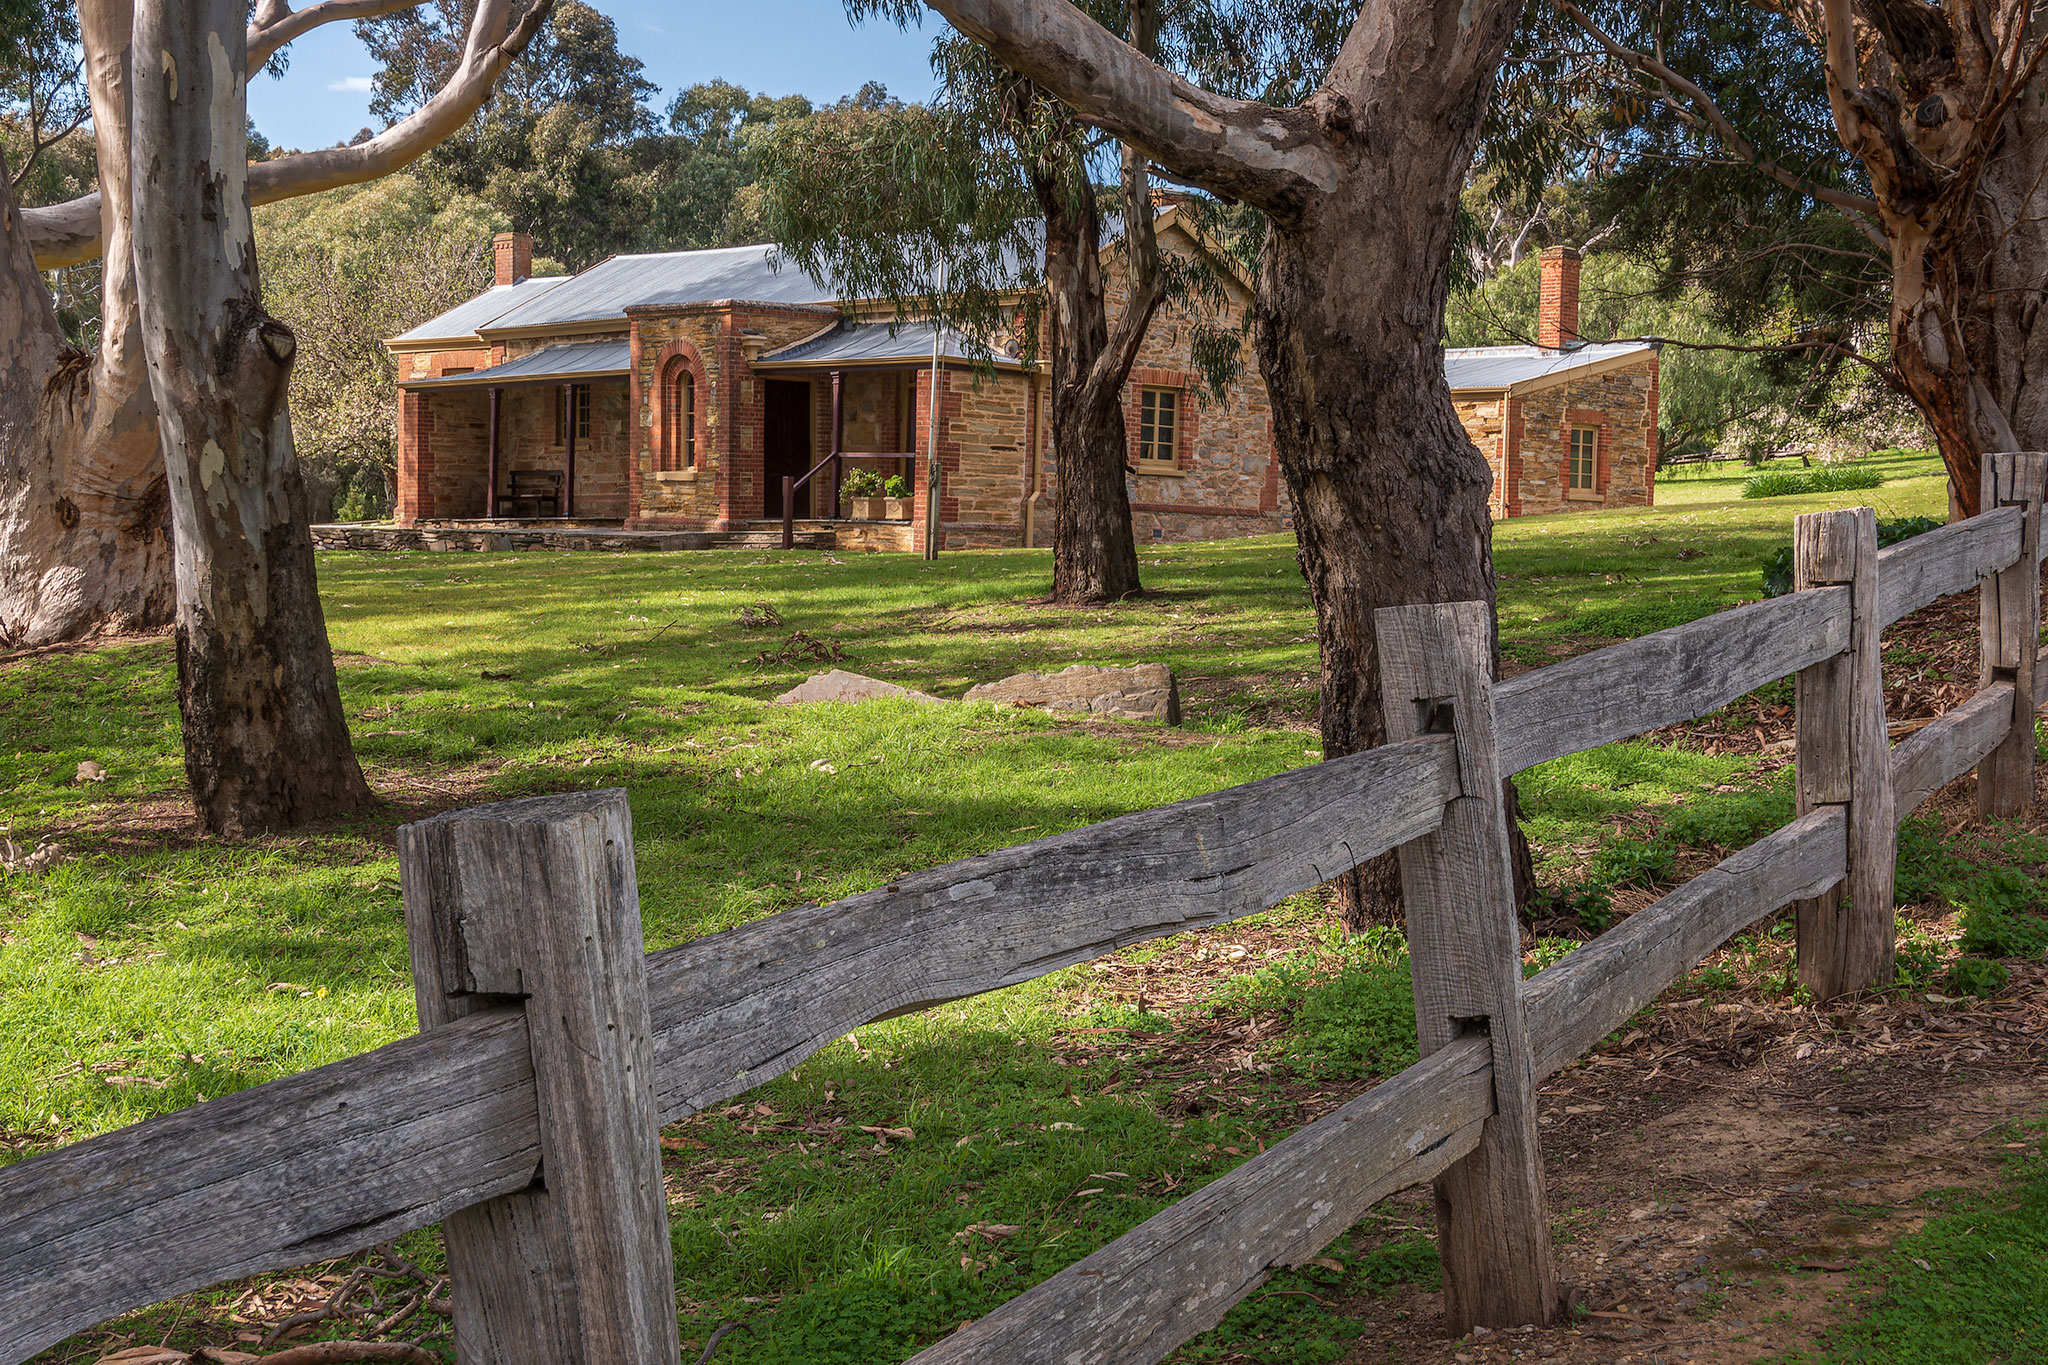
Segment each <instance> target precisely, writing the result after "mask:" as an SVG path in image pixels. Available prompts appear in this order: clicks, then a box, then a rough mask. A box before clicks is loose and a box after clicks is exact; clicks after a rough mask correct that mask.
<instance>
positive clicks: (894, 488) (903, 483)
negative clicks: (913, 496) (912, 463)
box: [882, 474, 910, 498]
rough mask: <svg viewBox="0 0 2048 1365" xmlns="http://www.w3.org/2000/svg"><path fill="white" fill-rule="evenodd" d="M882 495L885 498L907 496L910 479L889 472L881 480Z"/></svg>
mask: <svg viewBox="0 0 2048 1365" xmlns="http://www.w3.org/2000/svg"><path fill="white" fill-rule="evenodd" d="M882 496H883V497H885V498H907V497H909V496H910V480H908V479H906V478H904V477H903V476H902V475H901V474H891V475H890V476H889V477H888V478H886V479H884V480H883V481H882Z"/></svg>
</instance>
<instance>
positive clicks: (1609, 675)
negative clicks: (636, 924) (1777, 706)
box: [1493, 588, 1849, 773]
mask: <svg viewBox="0 0 2048 1365" xmlns="http://www.w3.org/2000/svg"><path fill="white" fill-rule="evenodd" d="M1848 647H1849V590H1848V589H1847V588H1822V589H1820V590H1819V591H1816V592H1802V593H1788V594H1786V595H1785V596H1783V597H1772V598H1767V599H1765V600H1764V601H1762V602H1752V603H1750V604H1749V605H1748V606H1746V607H1734V608H1732V609H1730V610H1728V611H1723V612H1717V613H1715V614H1714V615H1712V616H1703V617H1701V618H1700V619H1699V620H1697V621H1689V622H1687V623H1686V624H1685V625H1682V626H1673V627H1672V628H1671V629H1669V630H1660V631H1658V632H1656V633H1655V634H1654V635H1644V636H1641V637H1640V638H1638V639H1634V640H1627V641H1624V642H1622V643H1621V644H1618V645H1611V646H1609V647H1608V648H1606V649H1601V650H1596V651H1594V652H1593V653H1591V654H1581V655H1579V657H1577V658H1576V659H1567V660H1565V661H1564V662H1563V663H1556V664H1552V665H1550V666H1549V667H1548V668H1537V669H1531V670H1530V671H1529V672H1527V673H1524V674H1522V675H1520V676H1519V677H1515V678H1510V679H1509V680H1508V681H1507V682H1504V683H1502V684H1500V686H1498V687H1496V688H1495V689H1494V693H1493V696H1494V703H1493V704H1494V708H1495V711H1496V713H1497V714H1498V716H1499V721H1498V725H1499V729H1500V736H1501V741H1500V759H1501V768H1502V770H1503V771H1505V772H1508V773H1518V772H1521V771H1523V770H1524V769H1526V768H1533V767H1535V766H1536V765H1537V764H1538V763H1547V762H1549V761H1550V760H1551V759H1553V758H1562V757H1564V756H1565V755H1566V754H1576V753H1581V752H1583V751H1585V750H1587V749H1597V748H1599V747H1600V746H1601V745H1603V744H1612V743H1614V742H1615V741H1616V740H1622V739H1630V738H1633V737H1634V736H1636V735H1640V734H1644V733H1646V732H1648V731H1650V730H1661V729H1663V728H1664V727H1665V726H1667V725H1680V724H1683V723H1684V722H1686V721H1689V720H1697V719H1699V718H1700V717H1701V716H1705V715H1710V714H1712V713H1713V712H1715V711H1718V710H1720V709H1721V708H1722V707H1724V706H1726V705H1727V704H1728V703H1729V702H1731V701H1734V700H1735V699H1736V698H1737V697H1739V696H1741V695H1743V694H1744V693H1745V692H1753V691H1755V690H1756V689H1757V688H1759V687H1762V686H1763V685H1764V684H1765V683H1769V682H1776V681H1777V680H1778V679H1780V678H1782V677H1784V676H1785V675H1786V674H1788V673H1796V672H1798V671H1799V670H1800V669H1802V668H1805V667H1807V666H1808V665H1810V664H1816V663H1819V662H1820V661H1821V660H1823V659H1827V658H1831V657H1833V656H1834V655H1837V654H1840V653H1841V652H1842V651H1843V650H1845V649H1847V648H1848Z"/></svg>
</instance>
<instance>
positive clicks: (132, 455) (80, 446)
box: [0, 0, 172, 649]
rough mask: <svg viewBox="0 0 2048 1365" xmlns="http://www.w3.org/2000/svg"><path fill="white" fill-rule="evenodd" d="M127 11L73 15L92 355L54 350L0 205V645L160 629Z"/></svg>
mask: <svg viewBox="0 0 2048 1365" xmlns="http://www.w3.org/2000/svg"><path fill="white" fill-rule="evenodd" d="M131 17H132V11H131V9H130V6H129V4H128V2H127V0H88V3H84V4H81V5H80V6H79V20H80V27H81V30H82V32H81V37H82V39H83V43H84V48H85V56H86V78H87V84H88V88H89V90H90V93H91V96H92V103H93V128H94V138H95V142H96V146H97V149H98V153H99V165H100V167H101V180H102V184H103V185H104V187H105V192H104V202H103V204H102V212H103V213H104V215H105V218H106V223H105V227H104V235H105V237H106V240H107V243H108V246H109V251H108V253H107V263H106V270H105V272H104V274H103V276H102V289H103V291H104V293H103V299H102V305H101V320H102V325H101V333H100V335H101V342H100V347H99V351H98V352H97V354H95V355H93V356H90V357H88V356H86V355H84V354H82V353H79V352H76V351H69V350H66V349H65V348H64V347H63V345H62V339H61V333H60V332H59V331H58V329H57V323H56V318H55V315H54V313H53V312H52V311H51V307H50V297H49V291H48V290H47V289H46V288H45V286H44V284H43V281H42V278H41V277H40V276H39V275H37V273H36V264H35V261H34V260H33V258H32V256H31V253H30V245H29V241H28V238H27V234H26V233H24V232H23V231H22V219H21V213H20V210H18V209H17V208H16V206H15V204H14V201H13V198H12V192H11V191H7V192H5V193H4V195H0V205H4V208H0V212H4V215H5V223H4V232H0V236H4V238H5V241H4V250H5V254H6V261H5V265H4V267H0V329H4V335H0V355H5V356H6V363H5V366H4V372H0V411H4V412H5V414H7V416H5V417H0V646H4V647H8V648H17V649H18V648H24V647H31V646H36V645H45V644H52V643H56V642H58V641H65V640H78V639H84V638H89V637H91V636H94V635H100V634H117V633H122V632H128V631H139V630H152V629H156V628H159V627H162V626H165V625H168V624H170V620H171V615H172V609H171V578H170V516H169V503H168V501H167V496H166V491H165V484H164V474H163V464H162V461H161V460H160V459H159V458H158V455H157V430H156V406H155V402H154V400H153V399H152V397H151V395H150V391H149V378H148V371H147V367H146V365H145V363H144V358H143V352H142V333H141V327H140V319H139V316H138V314H137V312H136V308H135V289H134V279H135V277H134V264H133V259H132V256H133V252H132V247H131V239H130V230H129V224H128V215H129V211H130V194H129V182H128V175H127V167H128V47H129V28H130V23H131Z"/></svg>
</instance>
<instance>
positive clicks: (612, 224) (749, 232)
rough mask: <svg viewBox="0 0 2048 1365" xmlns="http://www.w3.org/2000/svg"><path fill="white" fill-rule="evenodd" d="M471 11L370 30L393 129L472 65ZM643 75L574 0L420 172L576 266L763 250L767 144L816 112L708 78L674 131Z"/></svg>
mask: <svg viewBox="0 0 2048 1365" xmlns="http://www.w3.org/2000/svg"><path fill="white" fill-rule="evenodd" d="M468 8H470V7H467V6H465V5H464V4H462V3H459V0H437V3H435V4H431V5H421V6H418V7H416V8H411V9H406V10H404V11H403V12H401V13H397V14H392V15H387V16H383V17H379V18H373V19H365V20H360V21H358V23H357V25H356V32H357V34H358V35H359V36H360V37H361V38H362V40H363V42H364V44H365V46H367V47H368V48H369V50H370V53H371V55H372V56H373V57H374V58H375V59H376V60H377V61H378V62H379V63H380V66H381V70H380V71H379V73H378V75H377V77H376V90H375V94H374V96H373V98H372V100H371V106H370V107H371V112H372V113H373V114H375V115H376V116H377V117H378V118H380V119H382V120H384V121H385V122H386V123H387V124H388V123H391V122H395V121H397V120H398V119H400V118H403V117H405V116H406V115H408V114H410V113H411V112H412V111H414V110H416V109H418V108H419V107H420V105H421V104H423V103H424V102H425V101H426V100H427V99H428V98H429V97H431V95H432V94H433V92H434V91H435V89H437V88H438V87H439V86H440V84H441V83H442V82H443V81H444V80H446V79H447V77H448V74H449V73H450V72H451V71H452V70H453V69H454V68H455V65H456V63H457V61H458V60H459V57H460V44H461V39H462V28H463V20H464V17H465V15H466V13H467V9H468ZM642 73H643V67H642V63H641V62H640V61H639V60H638V59H637V58H635V57H632V56H629V55H627V54H626V53H624V52H622V51H620V50H619V45H618V31H617V27H616V25H615V24H614V23H613V21H612V20H611V19H610V18H609V17H607V16H606V15H605V14H603V13H602V12H600V11H599V10H598V9H596V8H595V7H593V6H591V5H588V4H583V3H580V0H561V3H559V4H557V5H556V7H555V10H554V13H553V15H552V16H551V17H550V18H549V20H548V22H547V24H546V25H545V26H544V27H543V28H542V29H541V31H540V32H539V33H538V34H537V35H536V36H535V37H534V39H533V41H532V43H531V44H529V46H528V47H527V49H526V51H525V52H524V53H523V54H522V55H521V56H520V57H519V58H518V59H517V60H516V61H514V62H513V63H512V65H511V67H510V68H509V69H508V70H507V71H506V73H505V75H504V76H503V78H501V79H500V81H499V83H498V88H497V90H496V92H495V93H494V94H493V96H492V97H491V99H490V100H489V101H488V102H486V103H485V105H484V107H483V108H482V109H481V110H480V111H479V112H478V113H477V115H476V117H475V118H473V119H471V120H470V122H469V123H468V124H466V125H465V126H464V127H463V128H461V129H460V130H458V131H457V132H456V133H455V134H454V135H452V136H451V137H449V138H448V139H447V140H445V141H443V142H442V143H441V144H440V145H438V146H436V147H435V148H434V149H433V150H432V151H430V152H429V153H427V155H426V156H425V157H423V158H421V160H420V161H419V162H417V163H415V166H414V168H413V172H412V173H413V174H414V175H415V176H416V177H418V178H419V179H420V180H422V181H424V182H425V183H427V184H430V185H432V186H434V187H435V188H436V189H437V190H440V191H442V192H444V193H450V194H457V195H466V196H471V197H475V198H478V199H481V200H483V201H485V202H487V203H488V204H489V205H490V206H491V208H492V209H493V210H494V211H495V212H496V213H498V214H500V215H502V216H503V217H504V218H505V219H507V220H508V221H509V222H511V223H513V224H516V225H517V226H519V227H520V228H523V229H525V230H526V231H529V232H531V233H532V234H533V235H534V239H535V242H536V244H537V245H538V246H539V248H540V249H541V250H542V251H543V252H546V253H547V254H548V255H550V256H554V257H559V258H560V259H561V260H562V261H563V262H564V263H566V265H567V266H568V267H569V268H570V269H572V270H580V269H582V268H584V267H585V266H588V265H590V264H592V263H594V262H596V261H598V260H600V259H602V258H603V257H606V256H610V255H614V254H617V253H620V252H627V251H651V250H675V249H680V248H688V247H709V246H729V245H736V244H739V243H743V242H757V241H760V240H763V237H762V228H761V222H760V215H759V206H758V195H757V194H756V193H755V191H754V184H755V181H756V179H757V177H758V174H759V163H758V146H759V143H760V141H761V139H762V138H763V137H764V136H766V134H767V133H768V132H769V131H770V130H771V129H772V128H773V127H774V126H775V125H776V124H778V123H780V122H783V121H786V120H793V119H795V120H800V119H803V118H806V117H808V116H809V115H810V114H811V113H812V105H811V102H810V101H809V100H808V99H806V98H804V97H803V96H801V95H792V96H788V97H786V98H772V97H770V96H767V95H761V94H753V93H750V92H749V91H747V90H744V89H742V88H740V87H739V86H736V85H733V84H731V83H730V82H727V81H709V82H705V83H702V84H699V85H693V86H690V87H688V88H686V89H684V90H683V91H681V92H680V93H678V94H677V96H676V97H675V99H674V100H673V101H672V102H671V103H670V104H669V106H668V109H667V111H666V118H665V119H663V118H658V117H657V116H656V114H655V113H654V111H653V110H652V109H651V108H649V107H648V104H647V101H649V100H651V99H652V98H653V97H654V96H655V95H656V94H657V93H658V92H657V90H656V88H655V86H654V85H653V84H652V83H651V82H649V81H648V80H647V79H646V77H645V76H644V75H643V74H642ZM855 101H867V102H869V103H881V102H886V101H887V92H885V91H880V90H879V87H868V88H864V89H863V91H862V92H861V94H859V95H856V96H852V97H850V98H849V100H847V101H842V102H841V103H842V105H848V104H851V103H852V102H855ZM415 320H417V319H415Z"/></svg>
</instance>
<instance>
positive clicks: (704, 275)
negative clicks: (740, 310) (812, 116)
mask: <svg viewBox="0 0 2048 1365" xmlns="http://www.w3.org/2000/svg"><path fill="white" fill-rule="evenodd" d="M775 256H776V248H774V247H773V246H735V247H724V248H720V249H716V250H711V251H667V252H661V253H659V254H655V255H646V256H614V257H612V258H611V259H610V260H608V261H601V262H599V263H598V264H596V265H594V266H592V267H590V269H588V270H586V271H584V272H583V273H582V274H580V275H574V276H571V277H570V278H569V279H568V280H567V281H566V282H565V283H564V284H563V285H562V287H561V288H559V289H551V290H549V291H548V292H547V293H546V294H544V295H542V296H540V297H538V298H535V299H533V300H532V301H531V302H526V303H522V304H521V305H520V306H519V307H518V308H514V309H511V310H510V311H508V312H506V313H504V314H503V315H501V316H499V317H497V318H495V319H494V320H493V321H492V322H491V324H490V325H491V330H492V331H494V332H495V331H509V330H513V329H516V328H525V327H559V326H562V325H563V324H565V323H577V322H616V323H619V324H621V325H623V324H624V322H625V320H626V306H627V305H628V304H651V305H663V304H666V305H671V306H673V305H681V304H689V303H713V302H716V301H717V300H719V299H745V300H747V301H749V302H752V303H785V304H805V303H809V304H829V303H832V302H834V301H835V298H836V296H835V295H834V293H833V292H832V288H831V285H830V284H829V283H826V284H820V283H819V282H818V281H816V280H814V279H812V278H811V277H810V276H809V275H807V274H805V273H804V272H803V271H802V270H800V269H798V268H797V267H796V266H794V265H784V266H782V267H781V268H780V269H777V268H776V263H775Z"/></svg>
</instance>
